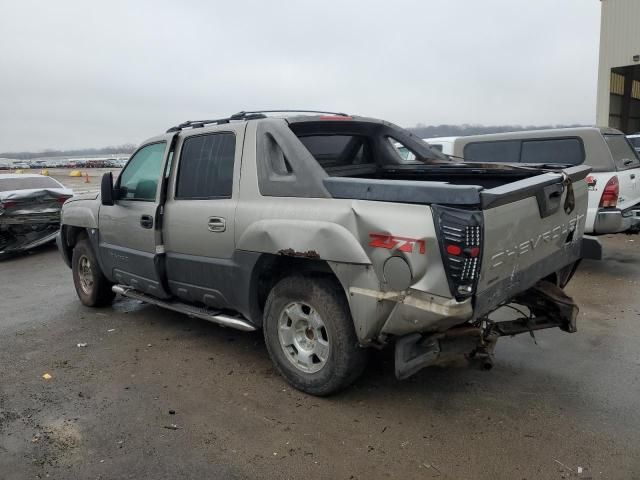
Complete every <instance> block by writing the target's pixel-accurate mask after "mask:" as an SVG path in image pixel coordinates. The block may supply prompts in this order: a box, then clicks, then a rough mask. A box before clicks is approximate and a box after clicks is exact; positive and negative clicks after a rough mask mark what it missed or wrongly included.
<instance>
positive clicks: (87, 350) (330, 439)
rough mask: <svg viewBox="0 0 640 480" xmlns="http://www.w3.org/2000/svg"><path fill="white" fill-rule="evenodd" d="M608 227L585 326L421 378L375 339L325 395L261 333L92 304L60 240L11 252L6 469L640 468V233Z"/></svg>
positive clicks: (415, 473) (406, 475) (3, 398)
mask: <svg viewBox="0 0 640 480" xmlns="http://www.w3.org/2000/svg"><path fill="white" fill-rule="evenodd" d="M93 181H94V179H92V182H93ZM95 184H96V183H94V185H95ZM602 241H603V244H604V246H605V254H606V259H605V261H603V262H588V261H587V262H584V263H583V265H582V267H581V269H580V271H579V273H578V274H577V276H576V278H575V279H574V280H573V281H572V283H571V284H570V287H569V288H568V291H569V293H570V294H571V295H573V296H575V297H576V299H577V300H578V302H579V304H580V306H581V313H580V318H579V332H578V333H576V334H573V335H570V334H566V333H563V332H560V331H559V330H553V331H544V332H539V333H538V334H537V335H536V339H537V345H536V344H535V343H534V341H533V339H532V338H530V337H529V336H528V335H522V336H519V337H516V338H513V339H508V338H507V339H502V340H501V341H500V342H499V343H498V348H497V357H496V364H495V368H494V369H493V370H492V371H490V372H482V371H478V370H469V369H466V368H432V369H428V370H425V371H423V372H421V373H420V374H418V375H417V376H415V377H414V378H412V379H410V380H407V381H404V382H398V381H396V380H395V378H394V376H393V363H392V360H393V357H392V352H391V351H390V350H389V351H386V352H375V353H374V355H373V357H372V360H371V362H370V364H369V368H368V370H367V372H366V374H365V376H364V377H363V378H362V379H361V380H360V381H358V382H357V383H356V385H355V386H354V387H352V388H351V389H349V390H348V391H346V392H344V393H342V394H339V395H336V396H333V397H330V398H326V399H319V398H314V397H310V396H307V395H304V394H302V393H299V392H297V391H295V390H292V389H291V388H289V386H288V385H287V384H286V383H285V382H284V381H283V380H282V379H281V378H280V377H279V376H278V375H277V374H276V373H275V372H274V370H273V368H272V367H271V364H270V361H269V359H268V357H267V353H266V349H265V346H264V343H263V340H262V337H261V334H260V333H253V334H246V333H240V332H235V331H232V330H228V329H223V328H221V327H218V326H216V325H213V324H209V323H207V322H204V321H201V320H195V319H189V318H187V317H185V316H183V315H180V314H177V313H174V312H169V311H164V310H161V309H158V308H156V307H153V306H149V305H143V304H140V303H138V302H135V301H131V300H127V299H123V298H117V299H116V301H115V303H114V305H113V307H112V308H106V309H89V308H86V307H84V306H82V305H81V304H80V302H79V301H78V300H77V298H76V294H75V292H74V289H73V284H72V280H71V272H70V270H69V269H68V268H67V267H66V265H65V264H64V263H63V262H62V260H61V259H60V257H59V255H58V253H57V251H56V250H55V248H54V247H53V246H48V247H44V248H41V249H38V250H36V251H34V252H32V253H30V254H28V255H23V256H19V257H14V258H11V259H8V260H4V261H0V478H1V479H3V480H9V479H24V478H45V477H48V478H60V479H72V478H79V479H87V478H103V479H112V478H136V479H138V478H153V479H160V478H162V479H164V478H166V479H174V478H196V477H198V478H331V479H371V478H403V479H414V478H415V479H424V478H437V479H518V480H521V479H528V480H533V479H547V478H550V479H556V478H558V479H560V478H581V479H589V478H592V479H625V480H628V479H638V478H640V415H639V414H638V406H639V401H638V395H639V394H640V325H639V322H640V297H639V296H638V294H637V289H638V285H639V281H640V269H639V268H638V267H639V265H640V254H639V253H638V248H639V246H640V238H639V237H627V236H624V235H618V236H612V237H610V238H603V239H602ZM78 344H86V346H80V347H79V346H78ZM44 374H49V375H50V376H51V378H50V379H48V380H46V379H44V378H43V375H44ZM172 412H173V413H172ZM578 467H580V468H581V473H578Z"/></svg>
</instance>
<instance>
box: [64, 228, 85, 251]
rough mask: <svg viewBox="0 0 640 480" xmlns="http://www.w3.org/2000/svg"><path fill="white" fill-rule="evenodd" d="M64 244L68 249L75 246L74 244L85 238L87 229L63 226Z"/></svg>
mask: <svg viewBox="0 0 640 480" xmlns="http://www.w3.org/2000/svg"><path fill="white" fill-rule="evenodd" d="M64 229H65V240H66V241H65V243H66V246H67V247H69V248H73V247H75V246H76V243H78V241H79V240H80V239H82V238H87V229H86V228H83V227H74V226H71V225H65V226H64Z"/></svg>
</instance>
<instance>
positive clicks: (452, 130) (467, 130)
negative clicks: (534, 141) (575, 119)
mask: <svg viewBox="0 0 640 480" xmlns="http://www.w3.org/2000/svg"><path fill="white" fill-rule="evenodd" d="M583 126H584V125H578V124H576V125H536V126H533V125H469V124H463V125H424V124H422V123H419V124H418V125H416V126H415V127H409V129H408V130H410V131H411V132H413V133H414V134H416V135H417V136H419V137H420V138H432V137H460V136H464V135H483V134H485V133H503V132H518V131H521V130H544V129H548V128H570V127H583Z"/></svg>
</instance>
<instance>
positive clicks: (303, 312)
mask: <svg viewBox="0 0 640 480" xmlns="http://www.w3.org/2000/svg"><path fill="white" fill-rule="evenodd" d="M278 339H279V340H280V346H281V347H282V351H283V352H284V354H285V357H287V360H289V362H291V364H292V365H293V366H294V367H296V368H297V369H298V370H301V371H303V372H305V373H316V372H319V371H320V370H321V369H322V368H323V367H324V366H325V365H326V363H327V360H328V358H329V353H330V344H329V334H328V332H327V328H326V327H325V324H324V322H323V320H322V317H321V316H320V314H319V313H318V312H317V311H315V310H314V309H313V308H312V307H311V305H309V304H307V303H304V302H292V303H289V304H288V305H287V306H286V307H285V308H284V309H283V310H282V313H281V314H280V319H279V321H278Z"/></svg>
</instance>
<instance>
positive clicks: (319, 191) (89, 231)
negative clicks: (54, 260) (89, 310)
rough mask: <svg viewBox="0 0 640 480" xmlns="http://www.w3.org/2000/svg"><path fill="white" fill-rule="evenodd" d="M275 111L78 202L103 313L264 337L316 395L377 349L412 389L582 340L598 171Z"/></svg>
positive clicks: (90, 286) (135, 160)
mask: <svg viewBox="0 0 640 480" xmlns="http://www.w3.org/2000/svg"><path fill="white" fill-rule="evenodd" d="M265 113H267V112H240V113H238V114H236V115H233V116H231V117H229V118H223V119H218V120H203V121H191V122H185V123H183V124H181V125H178V126H177V127H173V128H170V129H169V130H168V131H167V132H166V133H165V134H163V135H160V136H157V137H154V138H151V139H149V140H147V141H145V142H144V143H142V145H141V146H140V147H139V148H138V150H137V151H136V152H135V153H134V154H133V155H132V156H131V159H130V160H129V162H128V163H127V165H126V166H125V167H124V169H123V170H122V172H121V173H120V175H119V176H118V178H117V180H116V181H115V182H114V179H113V177H112V175H111V174H110V173H107V174H106V175H105V176H104V177H103V179H102V184H101V193H100V195H97V194H96V195H92V196H89V197H86V196H85V197H84V198H83V197H77V198H73V199H71V200H69V201H67V202H66V203H65V204H64V206H63V210H62V221H61V229H60V235H59V238H58V246H59V249H60V251H61V253H62V256H63V258H64V260H65V262H66V263H67V265H69V266H70V267H71V269H72V272H73V280H74V284H75V288H76V291H77V293H78V296H79V297H80V300H81V301H82V302H83V303H84V304H85V305H88V306H101V305H105V304H108V303H110V302H111V301H112V299H113V298H114V295H115V294H116V293H118V294H120V295H124V296H127V297H132V298H136V299H139V300H142V301H144V302H148V303H153V304H156V305H159V306H161V307H165V308H168V309H172V310H176V311H179V312H183V313H185V314H187V315H189V316H192V317H198V318H202V319H206V320H209V321H213V322H216V323H218V324H221V325H224V326H228V327H232V328H238V329H241V330H256V329H262V330H263V331H264V338H265V342H266V346H267V349H268V351H269V354H270V356H271V359H272V360H273V362H274V364H275V366H276V367H277V369H278V370H279V371H280V373H281V374H282V375H283V376H284V377H285V378H286V379H287V380H288V381H289V382H290V383H291V384H292V385H293V386H294V387H296V388H298V389H300V390H303V391H305V392H308V393H311V394H315V395H326V394H329V393H332V392H334V391H336V390H339V389H341V388H344V387H345V386H347V385H349V384H350V383H352V382H353V381H354V380H355V379H356V378H357V377H358V376H359V375H360V374H361V373H362V371H363V369H364V367H365V363H366V358H367V348H366V347H377V348H382V347H384V346H387V345H393V346H394V348H395V369H396V376H397V377H398V378H406V377H408V376H410V375H412V374H414V373H415V372H417V371H418V370H420V369H421V368H424V367H426V366H429V365H436V364H441V363H443V362H448V361H450V360H451V359H453V358H456V357H463V358H467V359H468V360H469V361H470V363H477V364H478V365H481V366H484V367H486V368H488V367H490V366H491V364H492V363H491V362H492V357H493V350H494V347H495V344H496V341H497V339H498V338H499V337H500V336H505V335H509V336H511V335H515V334H519V333H527V332H533V331H534V330H538V329H543V328H552V327H558V328H560V329H561V330H564V331H566V332H575V331H576V315H577V312H578V308H577V306H576V305H575V303H574V302H573V301H572V299H571V298H569V297H568V296H567V295H566V294H564V292H563V290H562V288H563V287H564V286H565V285H566V284H567V282H568V281H569V280H570V278H571V276H572V275H573V273H574V272H575V270H576V268H577V265H578V263H579V261H580V259H581V258H583V257H591V258H598V257H599V255H600V245H599V244H598V243H597V241H595V240H593V239H588V238H586V237H583V233H584V224H585V214H586V210H587V183H586V181H585V178H586V176H587V174H588V173H589V171H590V168H589V167H584V166H579V167H573V168H568V169H565V170H557V171H549V170H541V169H535V168H525V167H518V166H509V165H500V164H494V163H491V164H473V163H459V162H456V161H453V160H452V159H450V158H448V157H446V156H444V155H442V154H440V153H438V152H436V151H433V150H431V149H430V148H429V146H428V145H427V144H426V143H424V142H422V141H421V140H420V139H419V138H417V137H415V136H414V135H413V134H411V133H410V132H408V131H406V130H404V129H402V128H399V127H397V126H395V125H393V124H390V123H388V122H385V121H381V120H375V119H371V118H364V117H355V116H353V117H352V116H348V115H345V114H340V113H338V114H330V113H329V114H325V113H321V112H308V113H309V114H306V115H302V114H300V113H296V112H288V113H287V112H282V113H285V115H282V116H279V117H276V116H272V115H270V116H267V115H266V114H265ZM268 113H273V112H268ZM400 148H402V149H407V150H409V151H410V152H412V154H413V156H414V157H415V161H413V162H411V163H407V162H406V160H405V159H403V157H402V156H401V154H400V152H399V149H400ZM498 311H502V313H499V312H498ZM505 312H511V315H510V316H509V315H506V314H505Z"/></svg>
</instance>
